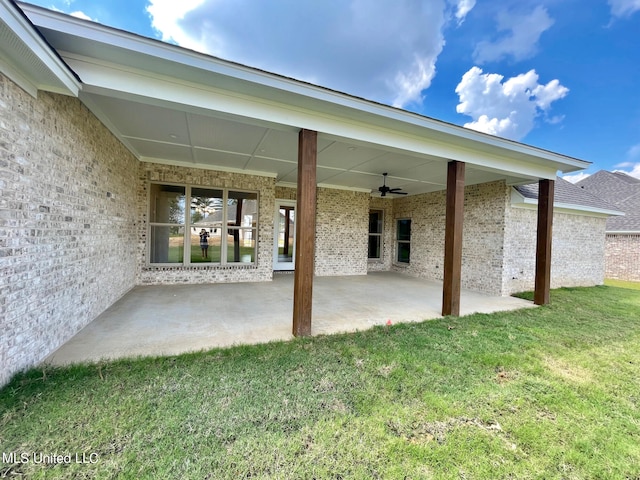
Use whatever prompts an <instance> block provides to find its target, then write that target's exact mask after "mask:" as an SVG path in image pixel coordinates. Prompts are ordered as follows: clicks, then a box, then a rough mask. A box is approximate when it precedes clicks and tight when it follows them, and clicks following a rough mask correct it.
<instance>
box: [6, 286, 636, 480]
mask: <svg viewBox="0 0 640 480" xmlns="http://www.w3.org/2000/svg"><path fill="white" fill-rule="evenodd" d="M551 298H552V305H550V306H547V307H541V308H536V309H526V310H522V311H519V312H511V313H498V314H492V315H473V316H469V317H464V318H459V319H454V318H444V319H441V320H433V321H428V322H425V323H422V324H406V325H394V326H391V327H379V328H375V329H373V330H370V331H367V332H362V333H356V334H348V335H339V336H330V337H317V338H311V339H297V340H294V341H291V342H285V343H273V344H268V345H261V346H252V347H236V348H230V349H226V350H213V351H209V352H203V353H198V354H191V355H183V356H178V357H163V358H154V359H140V360H122V361H117V362H113V363H101V364H96V365H85V366H75V367H69V368H56V369H54V368H47V369H44V370H43V369H36V370H33V371H30V372H27V373H26V374H24V375H20V376H18V377H16V378H15V379H14V380H13V381H12V382H11V384H10V385H8V386H7V387H5V388H4V389H3V390H1V391H0V446H1V448H0V450H1V451H2V452H4V453H6V454H8V453H9V452H16V453H17V454H18V455H19V454H20V453H26V457H27V460H28V461H27V462H26V463H19V462H14V463H8V462H6V461H5V462H4V463H0V478H2V477H3V475H4V476H6V477H8V478H130V479H146V478H149V479H159V478H198V479H205V478H211V479H218V478H223V479H224V478H229V479H236V478H274V479H276V478H277V479H290V478H294V479H297V478H303V479H304V478H306V479H312V478H318V479H320V478H322V479H324V478H331V479H340V478H342V479H347V478H362V479H370V478H379V479H402V478H411V479H423V478H436V479H441V478H442V479H463V478H464V479H505V478H511V479H526V478H541V479H542V478H543V479H638V478H640V292H638V291H635V290H631V289H626V288H615V287H608V286H603V287H595V288H576V289H561V290H555V291H553V292H552V296H551ZM239 321H241V320H239ZM33 452H35V453H36V454H42V453H44V454H49V455H50V454H51V453H57V454H61V455H64V454H71V455H75V454H76V453H77V454H79V456H80V457H79V458H80V460H82V454H85V458H86V459H87V460H86V461H87V462H90V461H91V460H93V461H95V463H73V462H74V461H75V456H73V457H72V458H71V460H72V463H62V464H50V465H45V464H42V463H35V462H34V461H33ZM91 454H94V455H93V456H91ZM36 459H38V457H37V456H36ZM5 460H8V459H5Z"/></svg>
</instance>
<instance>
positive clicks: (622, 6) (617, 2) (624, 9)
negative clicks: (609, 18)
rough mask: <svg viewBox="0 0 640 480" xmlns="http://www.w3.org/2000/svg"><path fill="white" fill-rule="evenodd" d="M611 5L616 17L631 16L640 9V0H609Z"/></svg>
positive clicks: (612, 13) (612, 12)
mask: <svg viewBox="0 0 640 480" xmlns="http://www.w3.org/2000/svg"><path fill="white" fill-rule="evenodd" d="M609 6H610V7H611V15H613V16H614V17H630V16H631V15H633V14H634V13H635V12H637V11H638V10H640V0H609Z"/></svg>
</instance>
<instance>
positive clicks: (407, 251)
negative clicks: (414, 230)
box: [396, 218, 411, 263]
mask: <svg viewBox="0 0 640 480" xmlns="http://www.w3.org/2000/svg"><path fill="white" fill-rule="evenodd" d="M396 230H397V242H396V243H397V247H398V256H397V261H398V262H399V263H409V258H410V256H411V219H410V218H401V219H399V220H398V223H397V229H396Z"/></svg>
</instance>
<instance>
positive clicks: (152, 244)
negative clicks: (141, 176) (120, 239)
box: [149, 184, 258, 265]
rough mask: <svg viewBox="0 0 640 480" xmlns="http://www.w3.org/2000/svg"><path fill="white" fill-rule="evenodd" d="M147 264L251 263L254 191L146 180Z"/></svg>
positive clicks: (254, 232)
mask: <svg viewBox="0 0 640 480" xmlns="http://www.w3.org/2000/svg"><path fill="white" fill-rule="evenodd" d="M149 190H150V202H149V263H151V264H182V265H195V264H203V263H204V264H206V263H209V264H222V265H225V264H233V263H255V261H256V247H257V245H256V238H257V228H258V225H257V223H258V194H257V193H256V192H242V191H235V190H228V189H221V188H206V187H195V186H194V187H191V186H183V185H161V184H151V185H150V189H149Z"/></svg>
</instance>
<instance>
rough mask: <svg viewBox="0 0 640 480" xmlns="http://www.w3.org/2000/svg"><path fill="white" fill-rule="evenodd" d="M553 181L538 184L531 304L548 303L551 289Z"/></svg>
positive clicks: (542, 181)
mask: <svg viewBox="0 0 640 480" xmlns="http://www.w3.org/2000/svg"><path fill="white" fill-rule="evenodd" d="M554 185H555V181H554V180H547V179H543V180H540V181H539V182H538V231H537V240H536V282H535V291H534V295H533V303H535V304H536V305H546V304H548V303H549V290H550V288H551V233H552V232H551V230H552V224H553V197H554Z"/></svg>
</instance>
